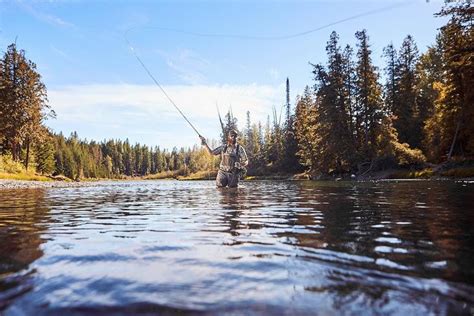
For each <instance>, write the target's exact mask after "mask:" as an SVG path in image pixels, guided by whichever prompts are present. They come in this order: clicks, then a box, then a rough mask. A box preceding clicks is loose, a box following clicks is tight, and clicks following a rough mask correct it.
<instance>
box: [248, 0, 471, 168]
mask: <svg viewBox="0 0 474 316" xmlns="http://www.w3.org/2000/svg"><path fill="white" fill-rule="evenodd" d="M472 8H473V7H472V1H471V0H465V1H446V4H445V6H444V8H443V9H442V10H441V12H440V13H438V14H437V15H438V16H449V17H450V19H449V21H448V23H447V24H446V25H445V26H444V27H442V28H441V29H440V32H439V34H438V35H437V38H436V42H435V44H434V45H432V46H431V47H429V48H428V50H427V51H426V52H424V53H422V54H420V53H419V50H418V48H417V45H416V43H415V40H414V39H413V37H412V36H410V35H408V36H407V37H406V38H405V39H404V41H403V43H402V45H401V47H400V48H398V49H397V48H395V47H394V46H393V44H389V45H388V46H387V47H386V48H385V49H384V54H383V57H384V58H385V61H386V65H385V67H384V68H383V69H382V70H379V69H378V68H377V67H376V66H375V65H374V64H373V62H372V51H371V48H370V42H369V36H368V34H367V31H366V30H362V31H359V32H356V33H355V37H356V40H357V45H356V48H355V49H354V48H353V47H351V46H349V45H346V46H344V47H341V45H340V43H339V36H338V34H337V33H336V32H333V33H331V35H330V38H329V41H328V42H327V46H326V52H327V62H326V64H325V65H323V64H313V65H312V68H313V69H312V73H313V75H314V83H313V85H312V86H311V87H310V86H308V87H306V89H305V91H304V93H303V95H302V96H299V97H298V100H297V102H296V109H295V112H294V113H293V114H290V108H289V101H288V96H287V107H286V109H287V111H286V120H285V122H284V123H283V124H280V123H279V119H277V115H276V114H275V113H274V115H273V117H274V119H273V124H272V126H270V123H269V120H268V121H267V125H266V129H265V131H264V135H263V136H262V132H261V131H260V130H261V124H260V123H259V124H258V125H253V126H251V127H250V124H249V123H247V128H246V132H245V135H246V136H247V135H248V136H247V137H246V139H247V147H248V148H249V150H250V152H251V153H253V160H254V161H255V162H256V164H257V165H256V167H257V168H256V169H258V170H262V168H263V169H265V167H268V166H271V167H272V168H271V170H270V171H280V172H292V171H295V170H298V169H299V168H300V167H301V166H303V167H304V168H305V169H306V170H308V171H310V172H312V173H316V174H331V173H333V174H344V173H349V172H350V173H355V174H363V173H366V172H368V171H371V170H380V169H384V168H390V167H396V166H403V165H407V166H414V165H415V166H416V165H418V166H421V165H422V164H423V163H425V162H426V161H428V162H433V163H440V162H443V161H447V160H451V159H452V158H456V159H472V158H473V154H474V123H473V122H474V89H473V87H474V27H473V21H474V10H473V9H472ZM382 72H383V74H384V76H383V77H384V82H381V81H382V80H381V77H382V76H381V74H382ZM288 89H289V85H288V81H287V95H288ZM257 126H258V127H257ZM295 154H296V157H297V158H298V160H297V161H295V159H294V157H295ZM267 171H268V168H267Z"/></svg>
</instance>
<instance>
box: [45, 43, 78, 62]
mask: <svg viewBox="0 0 474 316" xmlns="http://www.w3.org/2000/svg"><path fill="white" fill-rule="evenodd" d="M50 48H51V50H52V51H53V53H54V54H56V55H58V56H60V57H62V58H63V59H64V60H66V61H68V62H70V63H74V62H76V61H75V60H74V59H73V58H72V57H71V56H70V55H69V54H68V53H66V52H65V51H63V50H62V49H59V48H57V47H56V46H54V45H50Z"/></svg>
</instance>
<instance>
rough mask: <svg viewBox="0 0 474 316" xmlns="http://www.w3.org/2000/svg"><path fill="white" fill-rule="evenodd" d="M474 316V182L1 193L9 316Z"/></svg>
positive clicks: (1, 302)
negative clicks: (187, 315)
mask: <svg viewBox="0 0 474 316" xmlns="http://www.w3.org/2000/svg"><path fill="white" fill-rule="evenodd" d="M176 312H179V313H188V312H189V313H192V314H201V313H202V314H219V315H221V314H224V315H225V314H232V315H234V314H265V315H281V314H284V315H286V314H290V315H294V314H321V315H328V314H329V315H333V314H336V315H339V314H349V315H360V314H364V315H367V314H369V315H370V314H395V315H411V314H441V315H444V314H466V315H474V183H469V182H451V181H438V182H430V181H404V182H362V183H361V182H270V181H268V182H267V181H252V182H245V183H243V185H242V187H241V188H239V189H216V188H215V186H214V183H213V182H212V181H197V182H179V181H147V182H145V181H143V182H140V181H139V182H136V181H135V182H100V183H97V184H94V185H93V186H88V187H79V188H51V189H36V190H33V189H30V190H18V189H17V190H0V314H2V313H3V314H5V315H43V314H45V315H71V314H73V315H74V314H95V313H96V314H114V315H121V314H127V315H129V314H140V313H143V314H155V313H156V314H172V313H176Z"/></svg>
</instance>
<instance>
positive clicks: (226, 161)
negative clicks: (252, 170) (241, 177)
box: [219, 144, 240, 172]
mask: <svg viewBox="0 0 474 316" xmlns="http://www.w3.org/2000/svg"><path fill="white" fill-rule="evenodd" d="M227 149H228V146H227V144H226V145H224V149H223V150H222V152H221V164H220V166H219V169H221V170H222V171H225V172H232V171H233V170H234V167H235V163H236V162H238V161H240V157H239V151H240V145H239V144H237V146H236V147H235V152H234V151H233V150H231V152H230V153H229V152H227Z"/></svg>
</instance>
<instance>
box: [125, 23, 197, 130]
mask: <svg viewBox="0 0 474 316" xmlns="http://www.w3.org/2000/svg"><path fill="white" fill-rule="evenodd" d="M127 32H128V31H127ZM127 32H125V33H124V34H123V36H124V37H125V41H127V43H128V46H129V48H130V50H131V51H132V53H133V55H134V56H135V58H136V59H137V60H138V62H139V63H140V65H142V67H143V69H145V71H146V72H147V74H148V76H150V78H151V79H152V80H153V81H154V82H155V84H156V85H157V86H158V88H160V89H161V92H163V94H164V95H165V96H166V97H167V98H168V100H169V101H170V102H171V104H172V105H173V106H174V107H175V109H176V110H178V112H179V114H181V115H182V116H183V118H184V119H185V120H186V122H188V124H189V125H190V126H191V127H192V128H193V130H194V131H195V132H196V134H198V136H199V137H200V138H202V137H203V136H201V134H200V133H199V132H198V130H197V129H196V127H194V125H193V123H191V122H190V121H189V120H188V118H187V117H186V115H184V113H183V112H182V111H181V109H180V108H179V107H178V106H177V105H176V103H174V101H173V99H171V97H170V96H169V95H168V93H166V91H165V89H163V87H162V86H161V85H160V83H159V82H158V81H157V80H156V79H155V77H154V76H153V75H152V73H151V72H150V70H148V68H147V66H146V65H145V63H144V62H143V61H142V60H141V58H140V57H139V56H138V54H137V53H136V52H135V49H134V48H133V46H132V44H131V43H130V41H129V40H128V38H127Z"/></svg>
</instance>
